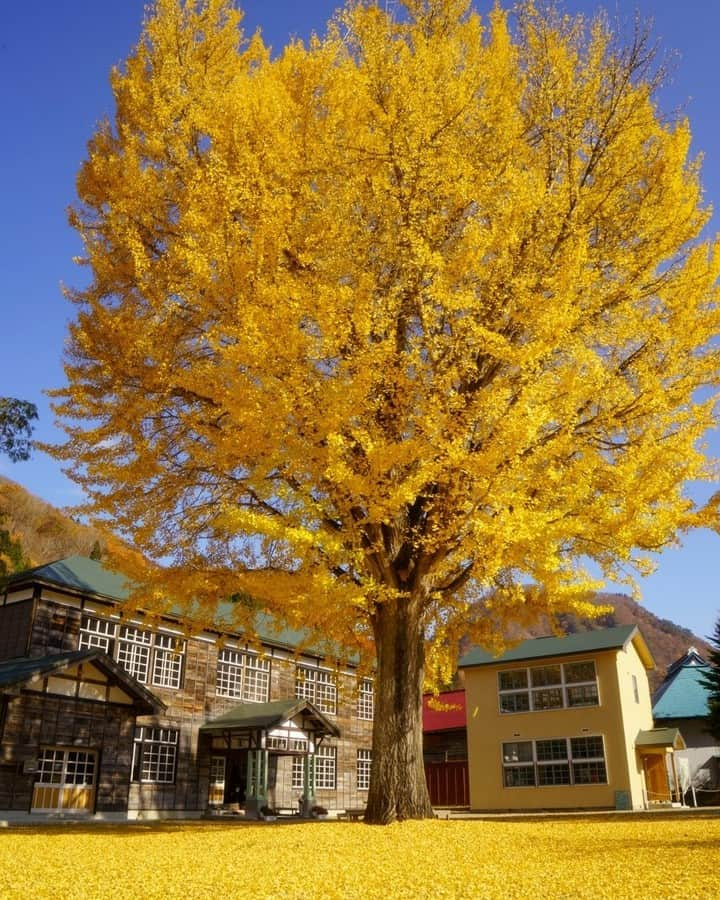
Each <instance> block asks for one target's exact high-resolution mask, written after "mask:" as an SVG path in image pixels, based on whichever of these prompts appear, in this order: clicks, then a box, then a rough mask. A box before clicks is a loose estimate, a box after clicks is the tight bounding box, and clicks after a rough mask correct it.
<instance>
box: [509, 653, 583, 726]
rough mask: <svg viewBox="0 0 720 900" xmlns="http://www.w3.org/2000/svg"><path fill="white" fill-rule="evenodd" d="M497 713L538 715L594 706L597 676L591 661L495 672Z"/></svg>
mask: <svg viewBox="0 0 720 900" xmlns="http://www.w3.org/2000/svg"><path fill="white" fill-rule="evenodd" d="M498 697H499V706H500V712H502V713H516V712H537V711H541V710H547V709H567V708H572V707H577V706H597V705H598V704H599V702H600V698H599V694H598V683H597V673H596V671H595V663H594V661H593V660H592V659H585V660H579V661H577V662H567V663H553V664H550V665H543V666H527V667H524V668H522V669H505V670H503V671H501V672H498Z"/></svg>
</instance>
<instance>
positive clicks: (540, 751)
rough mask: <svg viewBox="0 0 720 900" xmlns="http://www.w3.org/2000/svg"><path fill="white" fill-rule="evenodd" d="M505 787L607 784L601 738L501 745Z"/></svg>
mask: <svg viewBox="0 0 720 900" xmlns="http://www.w3.org/2000/svg"><path fill="white" fill-rule="evenodd" d="M502 757H503V783H504V785H505V787H537V786H539V787H546V786H551V785H575V784H606V783H607V770H606V767H605V748H604V745H603V739H602V737H601V736H600V735H592V736H588V737H579V738H552V739H549V740H541V741H512V742H508V743H504V744H503V745H502Z"/></svg>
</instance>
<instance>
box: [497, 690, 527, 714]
mask: <svg viewBox="0 0 720 900" xmlns="http://www.w3.org/2000/svg"><path fill="white" fill-rule="evenodd" d="M529 709H530V695H529V694H528V692H527V691H523V692H522V693H519V692H518V693H517V694H500V712H527V711H528V710H529Z"/></svg>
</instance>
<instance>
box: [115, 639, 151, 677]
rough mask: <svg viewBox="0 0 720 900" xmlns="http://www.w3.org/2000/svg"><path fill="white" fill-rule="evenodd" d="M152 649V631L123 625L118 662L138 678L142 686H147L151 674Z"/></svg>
mask: <svg viewBox="0 0 720 900" xmlns="http://www.w3.org/2000/svg"><path fill="white" fill-rule="evenodd" d="M151 647H152V632H151V631H142V630H141V629H140V628H133V627H132V626H130V625H123V626H122V628H121V629H120V640H119V641H118V653H117V661H118V663H120V665H121V666H122V667H123V669H125V671H126V672H127V673H128V674H129V675H132V677H133V678H137V680H138V681H140V682H142V684H147V680H148V675H149V673H150V648H151Z"/></svg>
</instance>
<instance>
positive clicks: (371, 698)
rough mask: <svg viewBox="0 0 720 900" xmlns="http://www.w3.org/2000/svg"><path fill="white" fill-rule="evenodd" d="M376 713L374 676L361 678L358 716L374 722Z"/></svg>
mask: <svg viewBox="0 0 720 900" xmlns="http://www.w3.org/2000/svg"><path fill="white" fill-rule="evenodd" d="M374 715H375V687H374V684H373V680H372V678H361V679H360V681H359V683H358V696H357V716H358V719H363V720H364V721H366V722H372V720H373V717H374Z"/></svg>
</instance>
